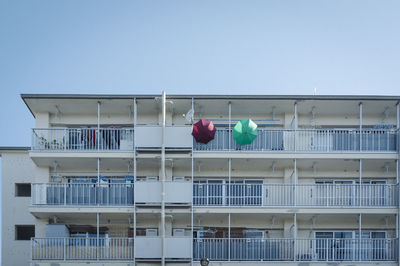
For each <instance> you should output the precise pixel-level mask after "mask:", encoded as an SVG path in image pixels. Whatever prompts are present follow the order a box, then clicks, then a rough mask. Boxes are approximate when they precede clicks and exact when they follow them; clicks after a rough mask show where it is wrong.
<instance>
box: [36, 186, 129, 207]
mask: <svg viewBox="0 0 400 266" xmlns="http://www.w3.org/2000/svg"><path fill="white" fill-rule="evenodd" d="M133 204H134V185H133V184H112V183H111V184H88V183H82V184H79V183H72V184H70V183H34V184H32V185H31V205H32V206H132V205H133Z"/></svg>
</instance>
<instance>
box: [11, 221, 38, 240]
mask: <svg viewBox="0 0 400 266" xmlns="http://www.w3.org/2000/svg"><path fill="white" fill-rule="evenodd" d="M31 237H35V226H34V225H16V226H15V240H31Z"/></svg>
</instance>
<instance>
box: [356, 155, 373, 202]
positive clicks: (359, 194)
mask: <svg viewBox="0 0 400 266" xmlns="http://www.w3.org/2000/svg"><path fill="white" fill-rule="evenodd" d="M362 163H363V161H362V159H360V164H359V169H358V172H359V177H358V183H359V184H358V189H359V192H358V201H359V202H358V206H362V205H363V204H362V196H361V194H362V175H363V169H362V168H363V165H362ZM368 196H370V195H368Z"/></svg>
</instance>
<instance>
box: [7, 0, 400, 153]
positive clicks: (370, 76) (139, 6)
mask: <svg viewBox="0 0 400 266" xmlns="http://www.w3.org/2000/svg"><path fill="white" fill-rule="evenodd" d="M399 14H400V1H398V0H393V1H390V0H375V1H369V0H335V1H331V0H315V1H310V0H305V1H299V0H292V1H289V0H276V1H273V0H268V1H266V0H260V1H257V0H252V1H244V0H243V1H235V0H227V1H223V0H217V1H215V0H212V1H204V0H202V1H183V0H180V1H149V0H146V1H132V0H129V1H110V0H108V1H102V0H85V1H81V0H68V1H54V0H40V1H31V0H27V1H19V0H2V1H1V0H0V90H1V97H0V108H1V110H0V122H1V124H2V125H3V126H5V127H6V130H4V129H3V130H1V131H0V146H5V145H19V146H21V145H29V144H30V137H29V128H30V127H33V125H34V124H33V119H32V117H31V115H30V113H29V112H28V110H27V108H25V106H24V105H23V103H22V100H21V99H20V97H19V94H20V93H132V94H135V93H160V92H161V90H162V89H165V90H166V91H167V93H222V94H226V93H233V94H242V93H245V94H312V92H313V88H314V87H316V88H317V93H318V94H400V82H399V81H400V74H399V73H400V16H399Z"/></svg>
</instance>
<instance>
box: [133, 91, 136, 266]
mask: <svg viewBox="0 0 400 266" xmlns="http://www.w3.org/2000/svg"><path fill="white" fill-rule="evenodd" d="M133 112H134V113H133V265H136V199H135V197H136V176H137V170H136V167H137V161H136V160H137V159H136V124H137V103H136V98H134V99H133Z"/></svg>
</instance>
